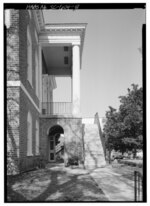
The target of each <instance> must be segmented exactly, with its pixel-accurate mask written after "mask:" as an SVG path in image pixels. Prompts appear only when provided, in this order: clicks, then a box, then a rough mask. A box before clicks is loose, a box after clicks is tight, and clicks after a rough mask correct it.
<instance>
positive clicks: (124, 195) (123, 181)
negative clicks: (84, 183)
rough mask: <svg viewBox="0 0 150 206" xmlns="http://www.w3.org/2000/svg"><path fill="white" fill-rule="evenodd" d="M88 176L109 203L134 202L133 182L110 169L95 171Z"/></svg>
mask: <svg viewBox="0 0 150 206" xmlns="http://www.w3.org/2000/svg"><path fill="white" fill-rule="evenodd" d="M90 176H91V177H92V178H93V179H94V181H95V183H96V184H97V185H98V187H99V188H100V189H101V190H102V191H103V192H104V194H105V195H106V197H107V198H108V200H109V201H134V181H132V180H129V179H127V178H125V177H122V175H121V174H119V173H117V172H115V171H113V168H112V167H110V166H106V167H104V168H98V169H95V170H93V171H91V172H90Z"/></svg>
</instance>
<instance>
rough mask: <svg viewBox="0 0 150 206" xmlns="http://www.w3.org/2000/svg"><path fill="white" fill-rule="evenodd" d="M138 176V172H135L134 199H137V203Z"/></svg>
mask: <svg viewBox="0 0 150 206" xmlns="http://www.w3.org/2000/svg"><path fill="white" fill-rule="evenodd" d="M136 174H137V172H136V171H134V195H135V197H134V199H135V201H137V184H136Z"/></svg>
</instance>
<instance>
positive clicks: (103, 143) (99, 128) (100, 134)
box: [94, 113, 106, 158]
mask: <svg viewBox="0 0 150 206" xmlns="http://www.w3.org/2000/svg"><path fill="white" fill-rule="evenodd" d="M94 124H97V126H98V130H99V136H100V139H101V142H102V147H103V151H104V155H105V158H106V151H105V139H104V138H103V133H102V129H101V125H100V121H99V115H98V113H96V114H95V116H94Z"/></svg>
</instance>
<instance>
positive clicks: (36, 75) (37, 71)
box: [35, 52, 39, 97]
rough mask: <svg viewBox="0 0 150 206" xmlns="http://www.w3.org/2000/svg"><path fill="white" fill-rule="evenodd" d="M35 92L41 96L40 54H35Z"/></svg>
mask: <svg viewBox="0 0 150 206" xmlns="http://www.w3.org/2000/svg"><path fill="white" fill-rule="evenodd" d="M35 92H36V95H37V97H38V95H39V65H38V53H37V52H36V53H35Z"/></svg>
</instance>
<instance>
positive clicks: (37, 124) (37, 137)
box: [35, 120, 39, 155]
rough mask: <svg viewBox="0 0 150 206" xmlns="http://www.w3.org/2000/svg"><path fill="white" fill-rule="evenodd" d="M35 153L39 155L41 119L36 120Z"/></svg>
mask: <svg viewBox="0 0 150 206" xmlns="http://www.w3.org/2000/svg"><path fill="white" fill-rule="evenodd" d="M35 138H36V139H35V153H36V155H39V121H37V120H36V136H35Z"/></svg>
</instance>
